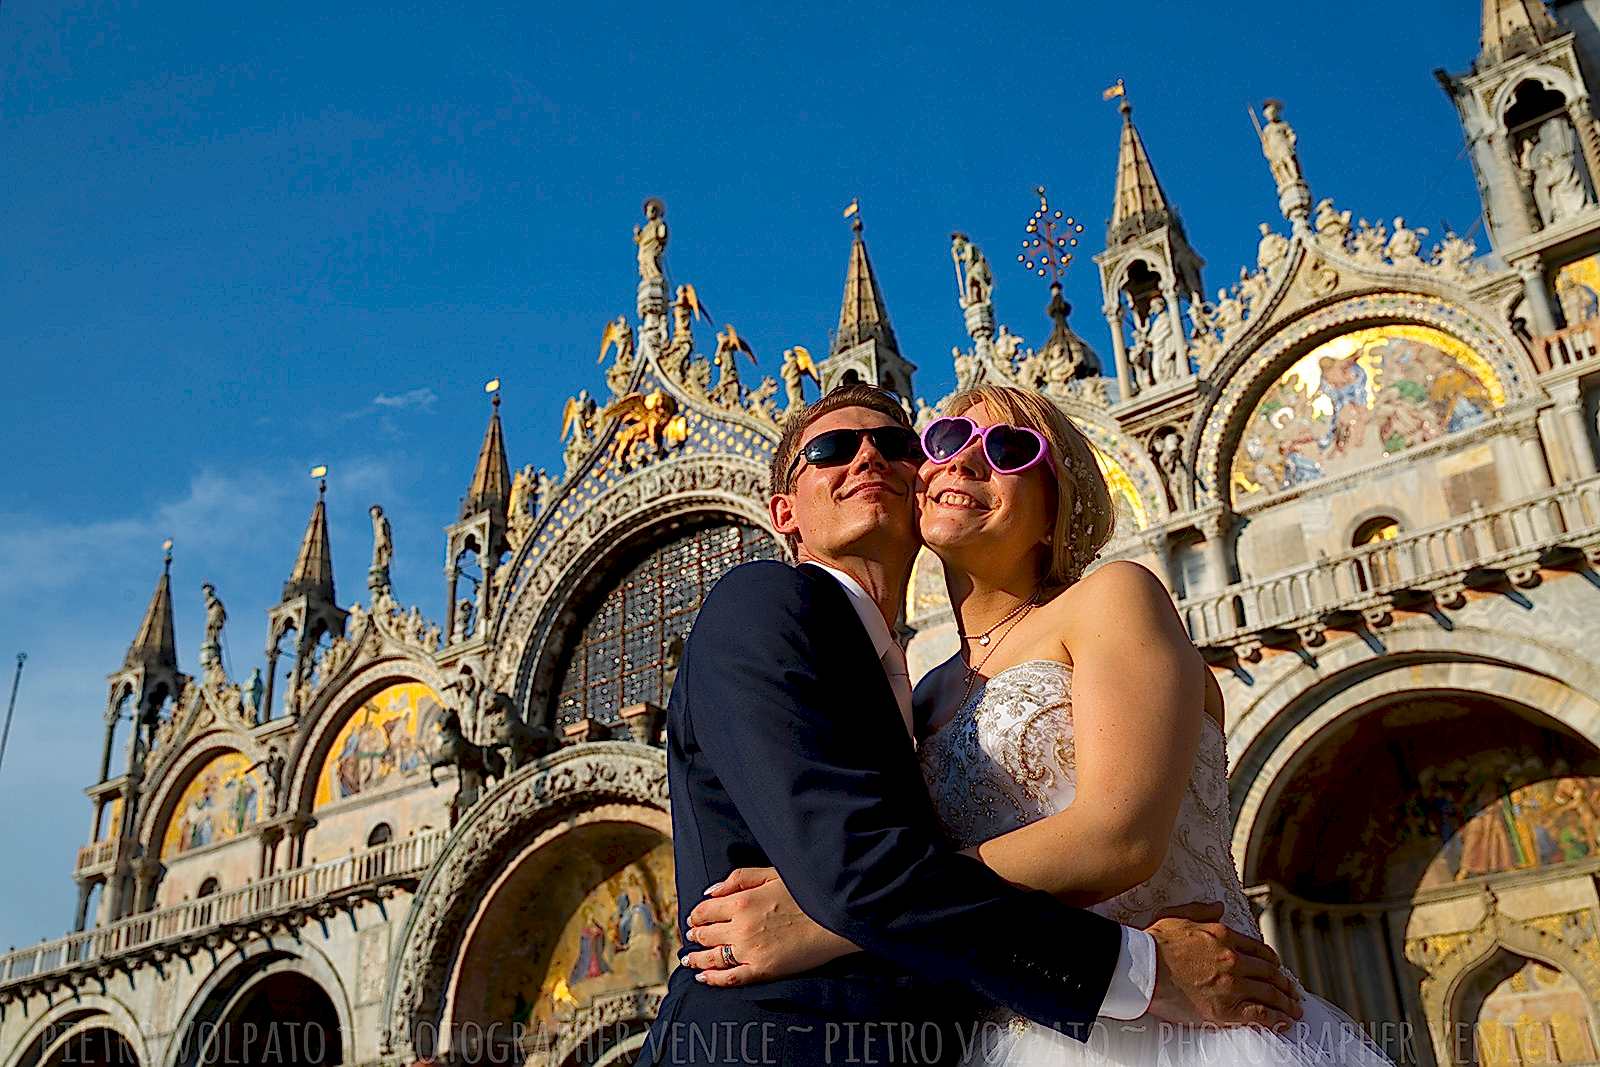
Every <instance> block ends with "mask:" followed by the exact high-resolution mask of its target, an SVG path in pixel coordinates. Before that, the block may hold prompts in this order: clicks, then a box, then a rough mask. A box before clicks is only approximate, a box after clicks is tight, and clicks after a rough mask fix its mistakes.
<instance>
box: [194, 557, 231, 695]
mask: <svg viewBox="0 0 1600 1067" xmlns="http://www.w3.org/2000/svg"><path fill="white" fill-rule="evenodd" d="M200 592H201V594H202V595H204V597H205V601H206V636H205V640H204V641H202V642H201V643H200V665H201V666H202V667H203V668H205V680H206V682H207V683H208V684H211V685H215V684H220V683H221V682H224V681H226V680H227V674H226V672H225V671H224V669H223V666H222V627H223V626H224V625H226V623H227V621H228V612H227V610H226V609H225V608H224V607H223V606H222V601H221V600H220V599H218V597H217V589H216V587H215V586H214V585H212V584H211V583H210V582H206V583H204V584H203V585H201V586H200Z"/></svg>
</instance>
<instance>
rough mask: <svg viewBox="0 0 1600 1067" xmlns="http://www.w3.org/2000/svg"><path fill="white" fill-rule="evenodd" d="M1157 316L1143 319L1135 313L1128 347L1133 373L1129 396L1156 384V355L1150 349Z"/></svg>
mask: <svg viewBox="0 0 1600 1067" xmlns="http://www.w3.org/2000/svg"><path fill="white" fill-rule="evenodd" d="M1154 319H1155V316H1154V315H1152V316H1151V317H1150V318H1148V319H1141V318H1140V317H1139V313H1138V312H1137V311H1135V312H1134V313H1133V330H1132V333H1133V336H1132V338H1131V340H1132V344H1130V345H1129V346H1128V367H1129V369H1130V370H1132V372H1133V376H1132V378H1131V379H1130V380H1129V382H1128V395H1129V396H1136V395H1138V393H1139V391H1140V390H1141V389H1150V388H1154V386H1155V384H1156V374H1155V354H1154V353H1153V352H1152V351H1151V347H1150V326H1151V324H1152V322H1153V321H1154Z"/></svg>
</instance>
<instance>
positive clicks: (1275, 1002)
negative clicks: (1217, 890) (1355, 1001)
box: [1148, 904, 1301, 1030]
mask: <svg viewBox="0 0 1600 1067" xmlns="http://www.w3.org/2000/svg"><path fill="white" fill-rule="evenodd" d="M1221 920H1222V906H1221V905H1220V904H1196V905H1191V906H1190V907H1187V908H1180V909H1175V910H1174V911H1172V912H1169V913H1168V914H1167V915H1165V916H1164V917H1162V918H1161V919H1158V920H1157V921H1156V922H1155V923H1153V924H1152V925H1151V926H1150V928H1149V930H1148V933H1149V934H1150V936H1151V937H1153V938H1154V939H1155V942H1156V984H1155V995H1154V996H1153V997H1152V998H1151V1001H1150V1014H1152V1015H1155V1016H1156V1017H1158V1018H1161V1019H1165V1020H1166V1021H1168V1022H1173V1023H1184V1024H1197V1023H1198V1024H1203V1025H1210V1026H1265V1027H1268V1028H1270V1029H1273V1030H1281V1029H1284V1028H1286V1027H1288V1026H1291V1025H1292V1024H1293V1023H1294V1020H1296V1019H1298V1018H1300V1015H1301V1008H1300V994H1299V990H1298V989H1297V988H1296V987H1295V983H1294V981H1293V980H1292V979H1291V978H1290V977H1289V976H1288V975H1287V974H1285V973H1284V971H1283V968H1282V966H1281V965H1280V963H1279V960H1278V954H1277V953H1276V952H1273V951H1272V949H1271V948H1270V947H1268V946H1267V945H1265V944H1263V943H1261V942H1260V941H1257V940H1256V939H1255V938H1252V937H1247V936H1245V935H1244V934H1241V933H1239V932H1238V931H1236V930H1233V929H1230V928H1229V927H1227V926H1224V925H1223V924H1222V921H1221Z"/></svg>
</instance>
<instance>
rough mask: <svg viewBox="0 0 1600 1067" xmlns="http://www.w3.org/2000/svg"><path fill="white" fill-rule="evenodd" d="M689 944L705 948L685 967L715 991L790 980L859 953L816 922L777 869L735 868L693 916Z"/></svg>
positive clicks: (685, 961)
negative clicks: (718, 988) (720, 988)
mask: <svg viewBox="0 0 1600 1067" xmlns="http://www.w3.org/2000/svg"><path fill="white" fill-rule="evenodd" d="M688 939H689V940H690V941H692V942H694V943H695V944H698V945H704V946H706V947H705V948H703V949H701V950H699V951H697V952H690V953H688V954H687V955H685V956H684V957H683V964H684V966H686V967H690V968H693V969H694V970H697V971H699V972H700V973H699V974H697V975H695V977H696V978H697V979H698V980H700V981H701V982H704V983H705V984H706V985H712V986H736V985H749V984H750V983H752V982H767V981H771V980H772V979H774V978H788V977H790V976H792V975H796V974H803V973H804V972H806V971H809V970H813V969H815V968H817V967H820V966H822V965H823V964H824V963H827V962H828V961H829V960H833V959H837V958H838V957H840V956H843V955H846V954H847V953H850V952H855V951H857V949H856V946H855V945H853V944H851V943H850V942H849V941H846V940H845V939H844V938H842V937H840V936H838V935H837V934H834V933H831V932H829V931H828V930H825V929H823V928H822V927H821V926H818V925H817V924H816V923H815V922H812V921H811V919H810V917H808V916H807V915H806V913H805V912H803V911H801V910H800V906H799V905H798V904H796V903H795V901H794V897H793V896H791V895H790V894H789V888H788V887H787V886H785V885H784V884H783V879H782V878H779V877H778V872H777V870H776V869H774V868H772V867H740V868H736V869H735V870H733V871H731V872H729V874H728V877H726V878H724V879H723V880H722V881H720V882H718V883H716V884H715V885H713V886H711V887H710V888H709V889H707V890H706V899H704V900H702V901H701V902H700V903H699V904H697V905H695V908H694V910H693V911H691V912H690V913H689V933H688ZM723 946H727V948H728V949H729V952H726V953H725V952H724V951H723ZM729 955H731V956H732V957H733V960H734V962H733V964H732V965H730V964H729V963H728V960H727V957H728V956H729Z"/></svg>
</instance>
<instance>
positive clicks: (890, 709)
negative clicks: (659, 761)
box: [642, 561, 1121, 1063]
mask: <svg viewBox="0 0 1600 1067" xmlns="http://www.w3.org/2000/svg"><path fill="white" fill-rule="evenodd" d="M667 772H668V782H669V788H670V793H671V798H672V837H673V851H674V853H675V856H676V869H677V892H678V932H679V935H680V936H682V935H683V933H684V932H685V931H686V930H687V925H688V914H689V912H690V911H691V910H692V909H693V908H694V906H695V904H696V903H697V902H699V901H700V900H701V899H702V894H703V892H704V890H705V889H706V887H707V886H709V885H711V884H712V883H713V882H716V881H718V880H720V879H721V878H723V877H724V876H725V875H726V874H727V873H728V872H729V871H730V870H731V869H733V868H735V867H768V866H771V867H776V868H777V869H778V872H779V874H780V875H782V877H783V879H784V882H785V883H786V884H787V886H788V887H789V891H790V892H791V893H793V895H794V898H795V900H796V901H797V902H798V903H799V905H800V907H801V908H802V909H803V910H804V911H805V913H806V914H807V915H809V916H811V917H812V918H813V919H814V920H816V921H817V922H818V923H820V924H821V925H822V926H824V927H826V928H828V929H830V930H832V931H834V932H835V933H838V934H841V935H842V936H844V937H846V938H848V939H850V940H851V941H853V942H855V943H856V944H857V945H860V946H861V947H862V949H863V950H864V951H863V952H858V953H852V954H850V955H848V956H845V957H842V958H841V959H838V960H835V961H833V962H832V963H829V964H828V965H826V966H824V967H822V968H819V969H818V970H815V971H811V972H809V973H807V974H805V975H802V976H799V977H795V978H788V979H782V980H778V981H774V982H768V983H762V984H756V985H750V986H744V987H737V988H732V989H716V988H712V987H708V986H705V985H703V984H701V983H699V982H696V981H695V980H694V972H693V971H691V970H689V969H687V968H684V967H679V968H677V969H676V970H675V971H674V972H673V974H672V976H671V979H670V980H669V983H668V992H667V996H666V999H665V1001H664V1002H663V1004H662V1007H661V1011H660V1013H659V1016H658V1018H657V1020H656V1023H655V1026H654V1027H653V1028H652V1031H651V1034H650V1038H649V1040H648V1042H647V1044H646V1047H645V1051H644V1055H643V1059H642V1062H644V1063H650V1062H661V1063H687V1062H699V1063H707V1062H715V1063H729V1062H741V1061H748V1060H749V1059H751V1058H752V1051H753V1046H750V1045H747V1046H746V1047H745V1048H743V1049H740V1048H736V1047H735V1048H729V1049H727V1050H719V1046H718V1045H717V1043H716V1041H715V1040H707V1038H706V1035H705V1033H704V1030H705V1028H706V1027H712V1026H715V1025H717V1024H719V1023H720V1024H722V1025H723V1026H724V1027H726V1025H727V1024H728V1023H741V1024H743V1023H750V1022H752V1021H765V1020H769V1019H780V1020H784V1021H785V1022H786V1025H787V1021H788V1020H791V1019H793V1018H801V1019H805V1018H811V1019H815V1020H818V1021H819V1022H820V1023H823V1024H826V1023H827V1022H829V1021H831V1020H849V1021H857V1022H859V1021H863V1020H873V1019H879V1018H881V1019H884V1020H900V1021H905V1020H911V1021H912V1022H916V1021H917V1020H918V1019H919V1018H926V1019H929V1020H934V1021H937V1022H941V1023H942V1022H944V1021H948V1020H950V1019H951V1018H952V1016H953V1015H956V1014H965V1017H966V1019H967V1020H968V1025H969V1027H970V1021H971V1020H973V1019H975V1018H976V1013H977V1011H978V1010H979V1008H980V1006H981V1005H982V1001H981V1000H978V999H977V998H976V997H974V996H973V995H972V994H973V992H974V991H975V992H976V993H977V994H981V996H982V997H983V998H986V999H987V1000H989V1001H993V1002H994V1003H997V1004H999V1005H1002V1006H1004V1007H1006V1008H1009V1009H1011V1010H1013V1011H1015V1012H1017V1013H1019V1014H1021V1015H1025V1016H1027V1017H1029V1018H1031V1019H1034V1020H1036V1021H1038V1022H1041V1023H1044V1024H1046V1025H1048V1026H1051V1027H1054V1028H1056V1029H1058V1030H1061V1031H1063V1032H1066V1033H1069V1034H1074V1036H1079V1037H1083V1036H1086V1033H1087V1031H1086V1029H1085V1027H1086V1026H1087V1025H1088V1024H1089V1023H1090V1022H1092V1021H1093V1019H1094V1017H1095V1014H1096V1012H1097V1011H1098V1009H1099V1007H1100V1004H1101V1002H1102V1000H1103V999H1104V998H1105V993H1106V989H1107V987H1108V985H1109V984H1110V980H1111V975H1112V971H1113V969H1114V968H1115V966H1116V963H1117V956H1118V952H1119V949H1120V946H1121V934H1120V931H1119V929H1118V927H1117V925H1116V924H1115V923H1113V922H1111V921H1109V920H1107V919H1104V918H1102V917H1100V916H1097V915H1094V914H1093V913H1091V912H1087V911H1082V910H1079V909H1075V908H1070V907H1067V906H1066V905H1064V904H1062V903H1060V902H1059V901H1057V900H1056V899H1055V898H1053V897H1051V896H1049V895H1047V894H1044V893H1038V892H1031V891H1025V890H1020V889H1017V888H1014V887H1012V886H1010V885H1009V884H1007V883H1006V882H1004V881H1003V880H1002V879H1000V878H999V877H998V876H997V875H995V874H994V873H993V872H992V871H990V870H989V869H988V868H987V867H985V866H983V864H981V863H979V862H977V861H976V860H973V859H971V858H970V857H967V856H962V855H960V854H959V853H956V852H953V851H951V850H950V848H949V846H948V845H947V844H946V843H945V842H943V841H941V840H940V839H939V836H938V831H937V829H936V823H935V819H934V814H933V810H932V806H931V804H930V801H929V799H928V794H927V790H926V787H925V786H924V784H923V781H922V777H921V774H920V771H919V768H918V765H917V760H916V755H915V751H914V749H913V746H912V744H911V741H910V739H909V738H908V737H907V736H906V731H905V725H904V721H903V720H902V719H901V717H900V714H899V710H898V708H897V706H896V703H895V699H894V694H893V691H892V690H891V689H890V686H889V682H888V679H887V678H886V676H885V674H884V671H883V668H882V666H881V664H880V663H879V661H878V659H877V657H876V656H874V655H873V652H872V641H871V639H870V638H869V637H868V635H867V632H866V630H865V629H864V628H863V627H862V625H861V620H860V618H859V617H858V616H857V615H856V613H855V610H854V608H853V607H852V606H851V604H850V601H849V598H848V595H847V594H846V593H845V591H844V589H843V588H842V587H841V586H840V585H839V583H838V581H837V580H836V579H834V578H833V577H832V576H831V575H829V574H828V573H826V572H825V571H822V570H819V569H817V568H815V567H805V566H801V567H791V566H789V565H787V564H783V563H777V562H772V561H762V562H757V563H747V564H744V565H742V566H740V567H737V568H735V569H734V570H732V571H730V572H729V573H728V574H727V575H726V576H725V577H724V578H723V579H722V580H721V581H720V582H718V583H717V584H716V586H715V587H714V588H713V589H712V590H711V592H710V594H709V595H708V596H707V597H706V601H705V604H704V606H703V607H702V608H701V610H700V614H699V616H698V617H697V619H696V620H695V625H694V629H693V631H692V632H691V634H690V636H689V639H688V642H687V643H686V645H685V648H684V653H683V659H682V661H681V662H680V665H679V669H678V676H677V681H676V684H675V685H674V686H673V691H672V698H671V700H670V702H669V705H668V710H667ZM696 947H697V946H695V945H694V944H693V943H687V945H686V950H693V949H695V948H696ZM736 947H737V946H736ZM792 1028H793V1027H792V1026H790V1029H792ZM686 1031H687V1033H686ZM693 1039H698V1040H699V1042H700V1043H699V1044H698V1045H695V1044H693V1043H692V1041H693ZM766 1047H767V1048H768V1049H769V1050H770V1048H771V1047H772V1046H770V1045H769V1046H766ZM722 1051H725V1052H726V1055H723V1054H722ZM945 1051H946V1053H947V1054H949V1055H947V1056H946V1058H948V1059H950V1060H953V1059H954V1058H955V1056H954V1054H953V1052H952V1050H950V1049H948V1048H947V1049H946V1050H945ZM824 1052H826V1053H827V1055H826V1056H825V1055H823V1053H824ZM845 1058H846V1056H845V1050H844V1049H843V1048H842V1046H841V1047H839V1048H838V1049H828V1050H823V1049H820V1047H819V1046H817V1045H816V1044H815V1043H813V1044H811V1045H806V1044H805V1042H804V1041H799V1040H796V1041H794V1042H791V1043H790V1044H789V1045H787V1046H783V1051H782V1052H781V1054H780V1055H779V1057H778V1059H779V1061H780V1062H784V1063H803V1062H824V1060H825V1059H832V1060H833V1061H834V1062H839V1061H842V1060H843V1059H845ZM882 1062H890V1061H882ZM893 1062H905V1061H902V1060H894V1061H893ZM912 1062H915V1061H914V1060H913V1061H912Z"/></svg>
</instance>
